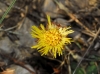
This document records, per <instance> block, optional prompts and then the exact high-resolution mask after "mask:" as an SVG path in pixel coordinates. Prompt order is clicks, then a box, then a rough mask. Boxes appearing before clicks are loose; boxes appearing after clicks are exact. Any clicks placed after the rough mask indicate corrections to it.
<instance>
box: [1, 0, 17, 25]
mask: <svg viewBox="0 0 100 74" xmlns="http://www.w3.org/2000/svg"><path fill="white" fill-rule="evenodd" d="M15 2H16V0H13V1H12V3H11V5H10V6H9V7H8V8H7V10H6V12H5V13H4V14H3V16H2V17H1V19H0V24H1V23H2V21H3V20H4V18H5V17H6V15H7V14H8V12H9V11H10V10H11V8H12V7H13V5H14V4H15Z"/></svg>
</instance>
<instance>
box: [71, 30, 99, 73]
mask: <svg viewBox="0 0 100 74" xmlns="http://www.w3.org/2000/svg"><path fill="white" fill-rule="evenodd" d="M99 33H100V28H99V30H98V31H97V33H96V35H95V37H94V39H93V41H92V42H91V44H90V46H89V47H88V49H87V50H86V52H85V53H84V55H83V57H82V58H81V59H80V61H79V63H78V65H77V66H76V68H75V70H74V72H73V74H75V72H76V70H77V68H78V67H79V66H80V64H81V62H82V61H83V59H84V57H85V56H86V54H87V53H88V51H89V50H90V48H91V46H92V45H93V43H94V41H95V40H96V38H97V36H98V34H99Z"/></svg>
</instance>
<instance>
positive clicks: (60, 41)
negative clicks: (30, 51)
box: [31, 15, 73, 58]
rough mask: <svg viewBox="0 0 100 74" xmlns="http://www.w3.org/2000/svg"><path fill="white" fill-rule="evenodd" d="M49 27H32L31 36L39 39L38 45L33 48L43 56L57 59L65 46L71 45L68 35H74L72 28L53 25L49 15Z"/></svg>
mask: <svg viewBox="0 0 100 74" xmlns="http://www.w3.org/2000/svg"><path fill="white" fill-rule="evenodd" d="M47 19H48V26H47V27H46V28H45V27H44V26H43V25H42V24H40V28H38V27H36V26H32V31H31V35H32V37H33V38H36V39H37V45H34V46H32V47H31V48H36V49H38V51H39V52H40V53H41V54H42V55H48V54H49V53H50V54H52V55H53V57H54V58H56V55H57V54H58V55H59V56H60V55H62V53H63V50H64V46H65V45H66V44H71V42H72V39H71V38H68V37H67V36H68V34H70V33H73V30H70V28H71V27H61V26H57V25H56V24H53V23H51V21H50V17H49V16H48V15H47Z"/></svg>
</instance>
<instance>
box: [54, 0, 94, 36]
mask: <svg viewBox="0 0 100 74" xmlns="http://www.w3.org/2000/svg"><path fill="white" fill-rule="evenodd" d="M54 2H55V3H56V4H57V5H58V6H59V8H60V9H62V10H64V11H65V12H66V14H67V15H68V16H69V17H70V18H71V19H72V20H74V21H75V22H76V23H78V25H80V26H82V27H83V28H84V29H85V30H86V31H87V32H89V33H91V34H92V35H94V36H95V34H94V33H93V32H91V31H90V30H89V29H88V28H87V27H86V26H85V25H84V24H83V23H81V22H80V21H79V20H78V19H77V17H76V16H75V15H74V14H72V12H71V11H70V10H69V9H68V8H67V7H65V6H64V5H63V4H62V3H61V2H58V1H57V0H54Z"/></svg>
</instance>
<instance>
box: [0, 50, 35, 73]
mask: <svg viewBox="0 0 100 74" xmlns="http://www.w3.org/2000/svg"><path fill="white" fill-rule="evenodd" d="M2 51H3V50H1V51H0V55H1V56H4V57H6V58H8V59H9V60H11V61H13V62H14V63H15V64H17V65H19V66H21V67H23V68H25V69H27V70H28V71H29V72H30V73H31V74H35V73H34V72H33V71H32V70H30V69H29V68H28V67H26V66H25V63H24V62H21V61H18V60H17V59H15V58H12V57H10V56H9V55H8V54H6V53H1V52H2Z"/></svg>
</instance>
